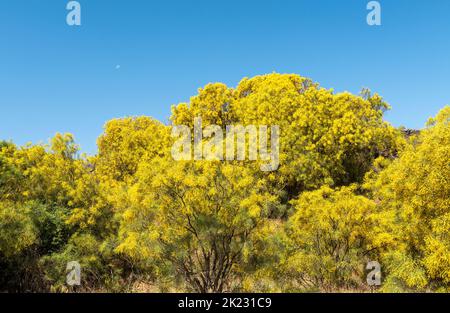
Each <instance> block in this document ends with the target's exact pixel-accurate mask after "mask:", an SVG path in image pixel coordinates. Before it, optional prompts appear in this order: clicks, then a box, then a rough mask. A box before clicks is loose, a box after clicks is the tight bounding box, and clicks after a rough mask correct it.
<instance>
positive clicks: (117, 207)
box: [0, 74, 450, 292]
mask: <svg viewBox="0 0 450 313" xmlns="http://www.w3.org/2000/svg"><path fill="white" fill-rule="evenodd" d="M388 108H389V107H388V105H387V104H386V103H385V102H384V101H383V99H382V98H381V97H380V96H378V95H377V94H371V93H370V92H369V91H368V90H364V91H363V92H362V93H361V95H358V96H356V95H352V94H350V93H346V92H345V93H334V92H333V91H332V90H327V89H324V88H321V87H320V86H319V85H318V84H317V83H314V82H312V81H311V80H309V79H306V78H303V77H300V76H298V75H280V74H270V75H264V76H257V77H254V78H251V79H247V78H246V79H243V80H242V81H241V82H240V83H239V85H238V86H237V88H229V87H227V86H226V85H224V84H221V83H215V84H208V85H207V86H205V87H204V88H203V89H199V92H198V95H196V96H194V97H192V98H191V100H190V102H189V103H182V104H179V105H177V106H174V107H173V108H172V116H171V125H188V126H190V127H193V125H192V123H193V119H194V117H198V116H201V117H202V119H203V126H207V125H210V124H217V125H220V126H224V125H229V124H241V125H250V124H253V125H279V126H280V129H281V138H280V144H281V147H280V167H279V169H278V170H277V171H275V172H262V171H260V170H259V166H258V164H257V162H251V161H224V162H222V161H174V160H173V158H172V156H171V153H170V151H171V146H172V143H173V140H174V139H173V138H172V137H171V125H164V124H162V123H160V122H158V121H156V120H154V119H152V118H149V117H132V118H123V119H116V120H112V121H109V122H108V123H107V124H106V126H105V130H104V134H103V135H102V136H101V137H100V138H99V139H98V154H97V155H95V156H84V155H80V154H79V150H78V148H77V145H76V144H75V142H74V138H73V137H72V135H70V134H57V135H56V136H55V137H54V138H53V139H52V140H51V142H50V144H48V145H27V146H23V147H18V146H16V145H14V144H13V143H10V142H2V143H0V291H9V292H26V291H30V292H34V291H57V292H64V291H114V292H116V291H118V292H129V291H156V292H159V291H196V292H226V291H255V292H259V291H261V292H262V291H269V292H279V291H282V292H302V291H344V290H348V291H366V290H368V288H369V287H368V286H367V284H366V274H367V272H365V265H366V264H367V263H368V262H369V261H378V262H379V263H380V264H381V266H382V274H383V284H382V286H381V287H379V288H378V290H379V291H399V292H406V291H450V236H449V230H450V165H449V156H450V125H449V118H450V107H449V106H446V107H444V108H443V109H442V110H441V112H440V113H439V114H438V115H437V116H436V117H435V118H434V119H430V121H429V122H428V124H427V125H426V128H425V129H423V130H422V131H421V132H420V134H413V135H411V136H405V135H404V133H403V132H402V130H401V129H395V128H394V127H392V126H391V125H390V124H388V123H387V122H385V121H383V113H384V111H385V110H387V109H388ZM74 260H76V261H78V262H80V264H81V266H82V284H81V286H79V287H69V286H67V285H66V282H65V280H66V264H67V263H68V262H70V261H74Z"/></svg>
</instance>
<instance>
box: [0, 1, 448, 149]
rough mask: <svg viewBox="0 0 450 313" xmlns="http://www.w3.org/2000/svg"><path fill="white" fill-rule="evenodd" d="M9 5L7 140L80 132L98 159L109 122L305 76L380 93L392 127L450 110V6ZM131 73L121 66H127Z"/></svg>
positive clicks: (3, 11)
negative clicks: (71, 15) (229, 89)
mask: <svg viewBox="0 0 450 313" xmlns="http://www.w3.org/2000/svg"><path fill="white" fill-rule="evenodd" d="M67 2H68V0H0V109H1V111H0V112H1V115H2V116H1V119H0V138H1V139H6V140H13V141H14V142H16V143H17V144H24V143H26V142H34V143H38V142H46V141H47V140H48V139H49V138H50V137H52V136H53V135H54V134H55V133H56V132H71V133H73V134H74V135H75V137H76V139H77V142H78V143H80V145H81V147H82V150H83V151H85V152H89V153H95V151H96V144H95V142H96V138H97V137H98V136H99V135H100V134H101V132H102V127H103V125H104V123H105V122H106V121H107V120H109V119H111V118H115V117H124V116H130V115H150V116H153V117H155V118H157V119H160V120H161V121H167V119H168V116H169V114H170V106H171V105H172V104H176V103H179V102H182V101H187V100H188V99H189V97H190V96H192V95H194V94H195V93H196V91H197V88H198V87H201V86H203V85H205V84H207V83H208V82H216V81H220V82H224V83H226V84H228V85H229V86H236V84H237V83H238V82H239V81H240V79H241V78H242V77H245V76H254V75H258V74H265V73H270V72H273V71H276V72H281V73H297V74H300V75H303V76H308V77H311V78H312V79H313V80H315V81H317V82H319V83H320V84H321V85H322V86H324V87H326V88H334V89H335V90H336V91H344V90H348V91H350V92H353V93H357V92H359V91H360V89H361V88H362V87H369V88H371V89H372V90H373V91H376V92H379V93H380V94H381V95H382V96H384V97H385V99H386V100H387V101H388V102H389V103H390V104H391V105H392V107H393V108H392V110H391V111H390V112H389V113H388V114H387V115H386V119H387V120H388V121H390V122H392V123H393V124H394V125H396V126H399V125H405V126H407V127H411V128H420V127H422V126H423V124H424V123H425V121H426V120H427V118H428V117H430V116H432V115H435V114H436V113H437V112H438V110H439V109H440V108H442V107H443V106H444V105H445V104H450V1H448V0H381V1H380V2H381V5H382V26H380V27H369V26H368V25H367V24H366V14H367V11H366V4H367V2H368V0H341V1H336V0H328V1H327V0H314V1H313V0H308V1H306V0H305V1H302V0H296V1H283V0H279V1H264V0H253V1H251V0H239V1H234V0H208V1H199V0H196V1H194V0H193V1H188V0H181V1H168V0H164V1H163V0H159V1H151V0H127V1H125V0H80V1H79V2H80V3H81V5H82V26H80V27H69V26H68V25H67V24H66V14H67V11H66V9H65V6H66V4H67ZM117 65H120V68H116V67H117Z"/></svg>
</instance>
